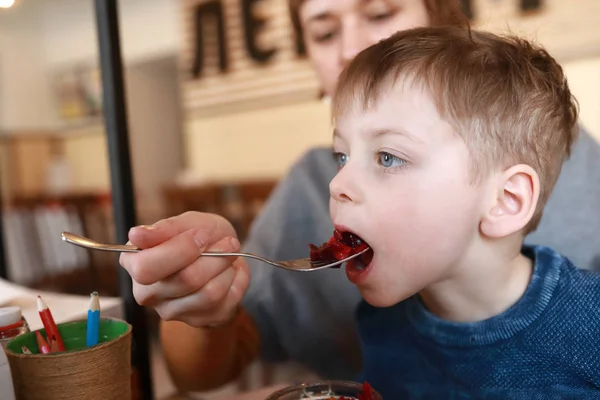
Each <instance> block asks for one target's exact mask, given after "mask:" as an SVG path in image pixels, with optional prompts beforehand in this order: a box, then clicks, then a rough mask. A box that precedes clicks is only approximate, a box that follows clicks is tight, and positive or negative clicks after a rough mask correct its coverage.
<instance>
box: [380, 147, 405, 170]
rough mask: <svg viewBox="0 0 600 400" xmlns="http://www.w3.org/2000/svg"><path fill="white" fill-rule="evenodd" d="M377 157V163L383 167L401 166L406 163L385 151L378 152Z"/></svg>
mask: <svg viewBox="0 0 600 400" xmlns="http://www.w3.org/2000/svg"><path fill="white" fill-rule="evenodd" d="M377 157H378V162H379V164H381V166H382V167H384V168H393V167H401V166H403V165H404V164H406V161H405V160H403V159H401V158H400V157H396V156H395V155H392V154H390V153H386V152H385V151H382V152H380V153H379V154H378V155H377Z"/></svg>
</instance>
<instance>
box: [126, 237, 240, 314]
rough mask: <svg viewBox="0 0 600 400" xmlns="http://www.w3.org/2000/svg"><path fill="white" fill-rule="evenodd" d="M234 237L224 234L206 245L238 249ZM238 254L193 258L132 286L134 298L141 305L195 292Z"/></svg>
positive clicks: (232, 249) (228, 250) (226, 249)
mask: <svg viewBox="0 0 600 400" xmlns="http://www.w3.org/2000/svg"><path fill="white" fill-rule="evenodd" d="M239 246H240V245H239V242H238V241H237V239H235V238H225V239H223V240H221V241H219V242H217V243H216V244H215V245H213V246H211V247H209V248H208V251H214V252H234V251H237V250H238V249H239ZM150 250H152V249H150ZM236 258H237V257H234V256H232V257H208V256H206V257H203V256H200V257H198V258H196V259H195V260H194V261H193V262H192V263H191V264H190V265H187V266H185V267H183V268H182V269H181V270H179V271H177V272H175V273H174V274H172V275H170V276H167V277H166V278H165V279H163V280H160V281H158V282H155V283H153V284H150V285H138V286H136V287H134V294H135V298H136V300H137V301H138V303H140V304H141V305H145V306H153V305H155V304H156V303H158V302H161V301H164V300H166V299H172V298H175V297H182V296H186V295H188V294H190V293H193V292H196V291H197V290H199V289H201V288H202V287H203V286H204V285H206V284H207V283H208V282H209V281H210V280H212V279H213V278H215V277H216V276H218V275H219V274H221V273H222V272H223V271H225V270H226V269H227V268H229V267H231V266H232V265H233V263H234V260H235V259H236Z"/></svg>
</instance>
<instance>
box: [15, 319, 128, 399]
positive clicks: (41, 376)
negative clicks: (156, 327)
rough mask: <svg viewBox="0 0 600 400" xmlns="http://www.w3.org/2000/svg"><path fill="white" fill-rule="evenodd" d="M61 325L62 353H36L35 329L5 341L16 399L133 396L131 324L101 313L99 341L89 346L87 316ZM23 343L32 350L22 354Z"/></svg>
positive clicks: (43, 333)
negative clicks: (81, 319)
mask: <svg viewBox="0 0 600 400" xmlns="http://www.w3.org/2000/svg"><path fill="white" fill-rule="evenodd" d="M57 327H58V331H59V333H60V335H61V337H62V340H63V343H64V345H65V351H64V352H57V353H49V354H38V353H40V351H39V349H38V346H37V341H36V336H35V332H31V333H27V334H25V335H21V336H19V337H17V338H15V339H13V340H11V341H10V342H9V343H8V344H7V346H6V355H7V358H8V362H9V364H10V369H11V374H12V379H13V385H14V388H15V396H16V399H17V400H67V399H68V400H74V399H82V400H100V399H102V400H106V399H110V400H131V358H130V354H131V325H129V324H128V323H127V322H125V321H121V320H118V319H112V318H101V319H100V326H99V338H98V344H97V345H95V346H91V347H86V331H87V321H74V322H67V323H64V324H60V325H58V326H57ZM41 332H42V336H44V337H45V331H44V330H43V329H42V330H41ZM23 346H26V347H27V348H28V349H29V350H30V351H31V352H32V353H33V354H23V351H22V347H23Z"/></svg>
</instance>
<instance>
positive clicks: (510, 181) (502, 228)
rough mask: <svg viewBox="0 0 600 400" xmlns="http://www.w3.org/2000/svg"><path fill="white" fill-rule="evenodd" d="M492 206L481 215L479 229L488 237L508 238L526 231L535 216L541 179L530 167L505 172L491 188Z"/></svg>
mask: <svg viewBox="0 0 600 400" xmlns="http://www.w3.org/2000/svg"><path fill="white" fill-rule="evenodd" d="M494 189H495V190H496V196H495V199H494V202H493V204H492V207H491V208H490V209H489V211H487V212H486V214H485V215H484V217H483V219H482V221H481V224H480V230H481V233H482V234H483V235H485V236H487V237H490V238H501V237H505V236H509V235H511V234H513V233H515V232H518V231H520V230H522V229H523V228H525V226H527V224H528V223H529V221H530V220H531V218H532V217H533V214H534V213H535V210H536V206H537V202H538V198H539V196H540V179H539V176H538V174H537V172H535V170H534V169H533V168H531V167H530V166H529V165H525V164H519V165H515V166H512V167H510V168H508V169H507V170H505V171H504V172H503V173H502V174H500V175H499V177H498V184H497V186H496V187H495V188H494Z"/></svg>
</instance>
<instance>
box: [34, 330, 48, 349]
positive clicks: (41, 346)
mask: <svg viewBox="0 0 600 400" xmlns="http://www.w3.org/2000/svg"><path fill="white" fill-rule="evenodd" d="M35 338H36V339H37V345H38V350H39V351H40V353H42V354H48V353H50V346H48V343H47V342H46V340H45V339H44V337H43V336H42V334H41V333H40V331H35Z"/></svg>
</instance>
